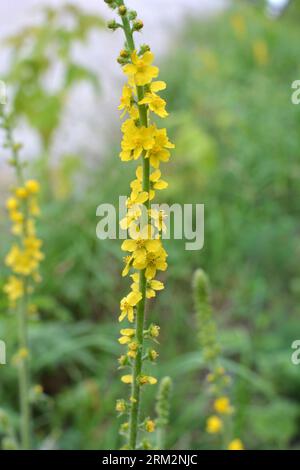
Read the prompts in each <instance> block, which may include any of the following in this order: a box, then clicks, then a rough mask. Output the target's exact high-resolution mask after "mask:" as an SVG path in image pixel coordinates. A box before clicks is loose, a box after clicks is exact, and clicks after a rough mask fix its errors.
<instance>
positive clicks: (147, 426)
mask: <svg viewBox="0 0 300 470" xmlns="http://www.w3.org/2000/svg"><path fill="white" fill-rule="evenodd" d="M145 430H146V431H147V432H154V431H155V422H154V421H152V420H151V419H147V420H146V422H145Z"/></svg>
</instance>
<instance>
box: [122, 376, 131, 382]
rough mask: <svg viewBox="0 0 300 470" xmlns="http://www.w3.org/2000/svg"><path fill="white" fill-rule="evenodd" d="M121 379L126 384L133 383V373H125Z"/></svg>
mask: <svg viewBox="0 0 300 470" xmlns="http://www.w3.org/2000/svg"><path fill="white" fill-rule="evenodd" d="M121 381H122V382H123V383H124V384H132V375H123V376H122V377H121Z"/></svg>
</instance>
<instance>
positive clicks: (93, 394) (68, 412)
mask: <svg viewBox="0 0 300 470" xmlns="http://www.w3.org/2000/svg"><path fill="white" fill-rule="evenodd" d="M294 9H295V10H294ZM296 10H297V11H296ZM296 14H299V7H298V6H297V5H296V2H295V4H292V6H291V8H290V9H288V10H287V11H286V13H285V14H284V15H283V17H281V18H280V19H278V20H271V19H268V18H266V17H265V16H264V15H263V13H262V12H261V11H259V10H255V9H254V8H253V7H251V8H250V7H248V8H247V7H243V8H238V7H236V8H233V9H232V10H230V11H228V12H226V13H224V14H222V15H220V16H219V17H217V18H213V19H211V20H210V21H208V22H206V23H203V22H199V21H195V20H188V25H187V27H186V29H185V31H184V33H182V36H181V37H178V38H176V39H174V46H173V50H172V51H170V53H169V55H168V56H167V57H166V58H165V59H164V61H163V63H162V64H161V65H162V77H163V79H164V80H166V81H167V82H168V89H167V91H166V97H167V99H168V103H169V110H170V112H171V117H170V119H169V126H170V132H171V133H173V136H172V137H173V141H175V142H176V144H177V147H176V151H175V152H174V156H173V160H172V162H171V165H169V168H168V170H167V172H168V175H167V178H168V180H169V183H170V186H169V189H168V191H166V192H165V196H164V197H165V202H183V203H188V202H193V203H204V204H205V210H206V214H205V247H204V249H203V250H202V251H200V252H188V251H185V250H184V243H183V242H182V241H168V242H167V243H166V245H167V246H166V248H167V250H168V252H169V266H170V267H169V270H168V273H167V274H166V279H165V281H166V284H167V288H166V290H165V291H163V293H162V294H161V295H160V296H159V298H158V299H157V300H155V302H153V303H152V307H151V315H152V316H153V320H154V321H155V320H157V321H158V322H159V323H160V325H161V332H162V335H161V338H160V342H161V347H160V348H159V349H160V360H159V365H158V366H157V376H159V377H163V376H164V375H168V376H170V377H171V378H172V380H173V382H174V387H173V394H172V406H171V415H170V429H169V431H168V434H167V447H168V448H172V447H173V448H197V449H201V448H211V447H213V446H214V443H213V442H212V441H211V440H210V438H208V436H206V435H205V432H204V427H205V418H206V415H207V412H208V409H209V404H208V402H207V399H206V397H205V395H204V394H203V384H202V381H203V377H204V373H203V372H204V370H205V366H206V364H205V361H204V360H203V358H202V355H201V352H200V351H199V350H198V344H197V337H196V336H197V335H196V334H195V318H194V312H193V302H192V287H191V280H192V275H193V272H194V270H195V269H196V268H198V267H199V266H201V267H203V268H204V269H205V270H206V271H207V272H208V274H209V277H210V279H211V281H212V286H213V289H212V291H213V304H214V308H215V310H216V312H217V315H216V317H217V321H218V326H219V331H220V335H219V341H220V343H221V344H222V346H223V351H224V360H223V361H224V366H225V367H226V370H227V371H228V372H229V373H231V374H232V376H233V404H234V406H235V409H236V413H235V418H234V424H233V425H234V432H235V434H236V435H237V436H239V437H240V438H241V439H242V440H243V442H244V443H245V446H246V447H247V448H250V449H251V448H252V449H272V448H275V449H278V448H299V447H300V443H299V440H300V426H299V424H300V408H299V405H300V392H299V390H300V375H299V367H298V368H297V367H296V366H294V365H292V363H291V360H290V357H291V353H292V350H291V343H292V341H293V340H294V339H297V336H298V331H299V321H298V314H299V312H298V310H299V309H298V304H299V300H300V288H299V285H300V275H299V262H298V258H299V253H300V243H299V228H300V227H299V217H298V214H299V209H300V207H299V204H300V202H299V201H300V188H299V183H298V180H299V174H300V166H299V125H300V107H299V106H295V105H292V103H291V83H292V82H293V81H294V80H296V79H299V77H300V64H299V47H298V46H299V28H298V25H297V23H296V22H295V15H296ZM118 138H119V136H116V142H115V147H114V148H112V149H111V151H110V152H108V153H109V154H108V158H107V159H106V160H105V161H104V162H103V163H101V167H100V168H99V169H98V170H97V171H95V169H94V170H93V172H90V171H89V170H88V169H87V170H86V174H85V176H86V183H85V187H84V190H83V191H82V192H81V193H80V192H79V191H78V190H77V188H73V191H71V193H70V194H69V197H68V198H65V199H64V200H52V201H51V202H49V203H47V205H46V206H45V207H44V209H43V216H42V219H41V221H40V234H41V237H42V238H43V240H44V248H45V250H44V251H45V253H46V261H45V262H44V263H43V278H44V280H43V283H42V284H41V285H40V289H39V292H38V295H37V298H36V302H37V305H38V307H39V312H40V314H39V318H37V319H35V318H33V319H32V324H31V330H30V338H31V342H32V371H33V376H34V382H38V383H42V384H43V386H44V388H45V392H46V394H48V396H49V399H48V400H46V402H45V403H44V402H43V404H40V405H39V404H38V403H37V405H36V408H35V436H36V446H37V447H42V446H46V447H51V446H52V447H59V448H67V449H75V448H79V449H90V448H100V449H108V448H117V447H118V446H120V439H119V437H118V434H117V429H118V423H117V419H116V417H115V412H114V402H115V399H116V398H119V397H122V396H123V395H124V393H126V388H125V387H124V385H122V384H121V383H120V382H119V380H118V376H119V374H118V372H117V370H116V369H117V367H116V358H117V355H118V354H119V352H120V349H119V346H118V343H117V335H118V325H117V321H116V319H117V313H118V302H119V299H120V296H121V295H122V293H123V292H125V291H126V289H127V287H128V286H126V282H124V280H122V279H121V277H120V271H121V258H122V253H121V251H120V243H119V242H118V241H115V242H114V241H99V240H97V239H96V235H95V228H96V223H97V219H96V216H95V213H96V207H97V206H98V204H100V203H101V202H111V203H117V202H118V196H119V194H126V192H127V188H128V183H129V181H130V179H131V177H132V174H133V166H132V165H131V164H129V165H128V166H127V167H126V168H125V170H124V165H122V169H121V164H120V162H119V161H118V158H117V154H118ZM2 233H4V234H5V233H7V230H5V228H3V232H2ZM8 244H9V240H8V237H6V235H5V236H4V237H3V243H2V244H1V247H0V250H1V255H2V258H3V255H4V253H5V251H6V250H7V247H8ZM1 282H3V279H1ZM0 302H1V304H0V305H1V323H0V337H1V338H5V339H6V341H7V344H8V357H11V356H12V355H13V352H14V350H15V342H16V338H15V318H14V316H13V315H12V314H11V313H9V312H7V310H6V309H7V307H6V301H5V299H4V297H3V296H1V298H0ZM0 392H1V406H2V407H3V408H5V409H6V411H8V413H9V416H10V417H11V420H12V422H13V423H16V419H17V409H18V405H17V391H16V373H15V370H14V369H13V368H12V367H11V366H5V367H1V383H0ZM150 394H151V391H150ZM143 398H144V402H145V405H146V415H147V410H148V409H149V404H150V399H152V398H153V397H152V396H151V395H149V392H148V391H146V392H145V394H144V397H143Z"/></svg>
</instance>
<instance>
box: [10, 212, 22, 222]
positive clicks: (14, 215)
mask: <svg viewBox="0 0 300 470" xmlns="http://www.w3.org/2000/svg"><path fill="white" fill-rule="evenodd" d="M9 216H10V218H11V220H12V221H13V222H16V223H21V222H23V220H24V216H23V214H22V212H18V211H15V210H13V211H11V212H10V214H9Z"/></svg>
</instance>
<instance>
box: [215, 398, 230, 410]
mask: <svg viewBox="0 0 300 470" xmlns="http://www.w3.org/2000/svg"><path fill="white" fill-rule="evenodd" d="M214 409H215V411H216V412H217V413H220V414H231V413H232V412H233V408H232V406H231V405H230V401H229V399H228V398H227V397H220V398H217V399H216V400H215V402H214Z"/></svg>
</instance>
